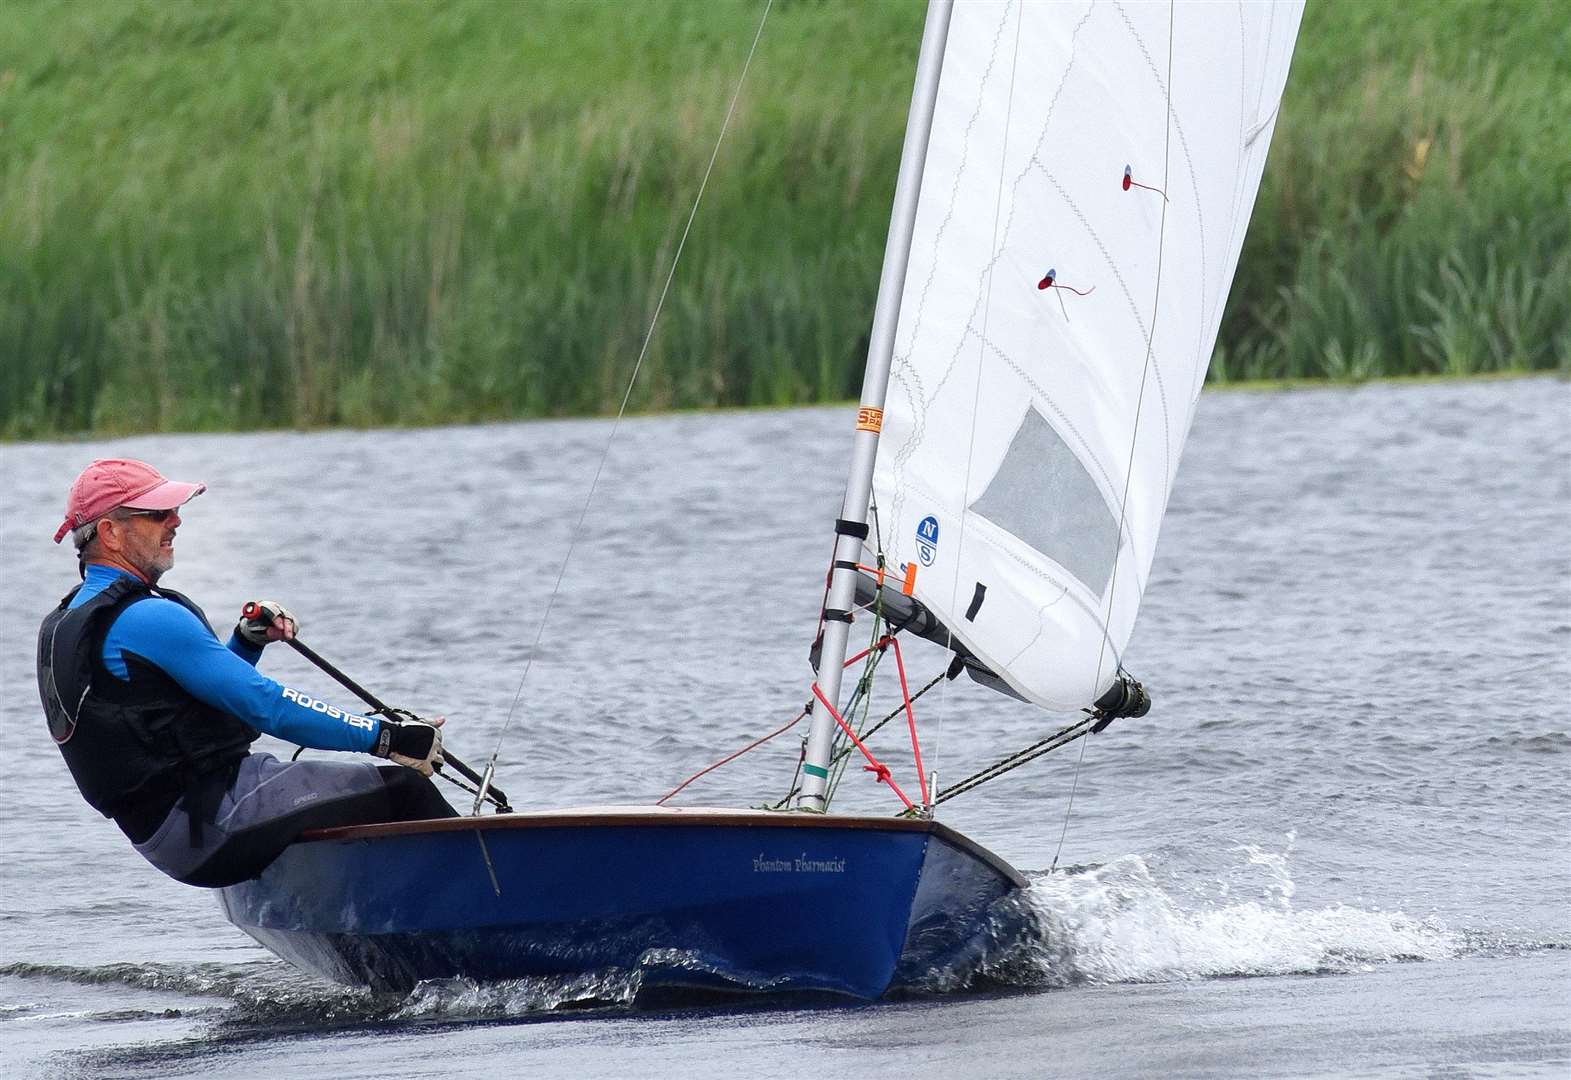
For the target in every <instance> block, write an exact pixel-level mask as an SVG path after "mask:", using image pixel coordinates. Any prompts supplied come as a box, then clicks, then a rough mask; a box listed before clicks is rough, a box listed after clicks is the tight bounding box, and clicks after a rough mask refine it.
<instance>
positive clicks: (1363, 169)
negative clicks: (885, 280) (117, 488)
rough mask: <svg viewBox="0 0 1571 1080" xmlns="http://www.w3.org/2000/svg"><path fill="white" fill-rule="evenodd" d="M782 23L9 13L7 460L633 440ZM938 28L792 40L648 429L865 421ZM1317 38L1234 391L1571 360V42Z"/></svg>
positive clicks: (1219, 369) (753, 116)
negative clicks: (156, 447)
mask: <svg viewBox="0 0 1571 1080" xmlns="http://www.w3.org/2000/svg"><path fill="white" fill-rule="evenodd" d="M759 11H760V8H759V5H758V4H757V3H754V2H751V0H749V2H745V3H743V2H728V3H697V2H689V0H641V2H640V3H637V4H612V3H580V2H569V0H532V2H530V3H527V4H523V3H518V4H502V3H476V2H463V0H453V2H447V3H435V2H432V3H409V2H404V3H384V4H379V5H375V6H370V5H326V4H319V5H309V4H282V3H275V4H267V3H262V4H256V3H242V2H235V0H228V2H216V0H215V2H209V3H202V4H195V3H181V2H177V0H167V2H157V3H154V2H143V3H119V2H116V3H108V2H102V0H100V2H87V0H83V2H65V0H36V2H13V3H11V4H9V5H8V6H7V9H6V12H5V15H4V17H0V434H3V435H5V436H8V437H27V436H32V435H39V434H46V433H53V432H62V431H77V430H97V431H131V430H152V429H175V428H179V429H193V428H233V427H255V426H278V425H314V424H373V423H387V422H395V423H423V422H435V421H441V420H467V419H484V418H493V417H507V416H520V415H550V414H563V413H582V412H595V411H604V410H606V409H609V408H614V407H615V404H616V403H617V401H619V399H620V394H621V391H622V387H623V382H624V380H625V378H626V375H627V372H628V370H629V367H630V364H631V359H632V357H633V356H635V355H636V354H637V351H638V348H639V346H640V344H641V336H642V334H643V332H644V330H645V328H646V326H647V324H648V320H649V317H650V314H651V313H652V311H653V307H654V304H655V301H656V299H657V297H658V295H659V291H660V288H661V286H662V285H663V283H664V275H665V271H666V269H667V267H668V266H669V262H670V258H671V255H672V252H673V249H674V246H675V244H676V242H677V240H678V238H679V236H680V233H681V228H682V226H683V224H684V222H685V219H686V213H687V210H688V207H689V205H690V203H691V199H692V197H693V193H694V191H695V190H696V187H697V184H698V181H699V178H700V177H701V176H702V173H703V169H704V166H705V164H706V163H707V159H708V154H709V151H710V149H711V146H712V140H713V138H714V135H715V132H716V131H717V130H718V127H719V124H720V121H721V118H722V117H723V115H724V110H725V108H726V105H727V104H728V101H729V97H730V91H731V88H732V85H733V82H734V79H735V77H736V74H737V72H738V71H739V70H740V67H741V63H742V60H743V57H744V55H745V51H746V48H747V45H748V43H749V41H750V40H751V36H752V31H753V28H754V26H755V25H756V20H757V17H758V14H759ZM920 23H921V9H920V5H917V4H913V3H908V2H883V3H863V4H858V5H841V4H830V3H812V2H809V0H797V2H780V0H777V3H776V7H775V12H774V14H773V15H772V16H771V19H770V26H769V28H768V30H767V32H766V35H765V38H764V41H763V43H762V44H761V46H760V50H759V53H758V56H757V58H756V60H755V62H754V69H753V72H752V74H751V75H750V77H749V90H748V93H747V94H746V95H745V96H744V98H743V100H742V102H741V104H740V106H739V109H738V114H737V116H736V118H735V120H734V121H733V125H732V133H731V135H730V137H729V138H728V140H727V143H726V146H725V148H724V150H723V152H722V158H721V161H720V162H719V163H718V165H717V168H716V173H715V178H714V179H713V180H712V181H711V185H710V188H709V191H708V193H707V195H706V197H705V207H704V212H703V213H702V214H701V215H700V216H699V219H698V221H697V223H696V225H695V227H694V231H693V234H692V236H691V237H690V239H689V241H688V248H687V251H686V254H685V255H684V259H683V264H682V267H681V270H680V272H679V275H678V277H677V279H676V282H675V283H674V285H673V287H672V292H671V296H670V298H669V299H668V300H667V304H666V310H665V314H664V316H663V318H662V321H661V326H660V332H659V333H658V334H657V335H656V337H655V338H654V340H653V341H652V342H651V345H650V353H649V357H648V359H647V360H646V364H645V369H644V373H643V376H642V377H641V379H640V383H639V388H638V392H637V396H636V397H635V400H634V405H635V407H638V408H661V407H670V406H694V405H710V404H740V403H770V404H784V403H790V402H800V401H813V400H824V399H837V398H844V397H846V396H849V395H852V394H854V393H855V390H856V387H857V386H858V384H859V382H860V368H861V361H862V353H863V350H864V349H865V345H866V342H865V335H866V332H867V325H868V322H869V318H870V312H871V309H872V302H873V294H874V290H875V288H876V282H877V277H878V264H879V260H880V259H881V257H882V245H883V235H884V229H885V227H886V225H887V221H888V214H889V198H890V192H891V189H892V186H893V176H894V172H895V167H896V165H897V162H898V156H899V148H900V136H901V130H902V127H903V123H904V111H905V104H906V101H907V100H908V97H909V88H910V78H911V68H912V64H913V63H914V57H915V50H916V44H917V38H918V34H919V31H920ZM1567 23H1568V21H1567V20H1565V19H1564V18H1563V17H1561V16H1560V13H1559V12H1557V11H1556V10H1555V8H1554V5H1553V3H1551V2H1549V0H1545V2H1543V3H1540V4H1536V5H1530V4H1526V3H1522V4H1510V3H1506V4H1487V3H1481V2H1474V3H1469V4H1461V3H1447V4H1407V5H1404V6H1402V7H1395V6H1391V7H1387V6H1385V5H1373V4H1367V5H1366V4H1361V3H1357V2H1352V0H1322V2H1319V3H1315V2H1313V0H1312V2H1311V5H1310V8H1309V11H1308V14H1307V15H1306V18H1305V24H1304V31H1303V35H1302V37H1301V39H1300V46H1299V52H1298V57H1297V59H1296V61H1295V69H1294V75H1293V79H1292V81H1291V84H1290V88H1289V96H1288V100H1287V101H1286V103H1285V104H1284V111H1283V115H1282V118H1281V121H1280V123H1279V125H1278V130H1277V137H1276V143H1275V146H1274V148H1273V151H1272V161H1271V164H1270V166H1269V167H1268V169H1267V180H1266V185H1265V187H1264V188H1263V189H1262V192H1261V197H1260V203H1259V207H1258V209H1257V212H1256V218H1255V222H1254V225H1253V227H1252V229H1251V232H1250V236H1249V240H1248V242H1247V245H1246V249H1245V256H1244V260H1243V262H1242V264H1241V267H1240V271H1239V275H1238V281H1237V284H1236V285H1235V288H1234V294H1233V297H1232V300H1231V302H1230V305H1229V309H1228V314H1227V316H1226V319H1225V320H1224V324H1223V337H1222V344H1221V346H1220V347H1219V355H1218V358H1217V363H1216V365H1215V368H1214V374H1215V375H1216V376H1218V377H1224V378H1231V377H1251V378H1254V377H1262V376H1266V377H1273V376H1306V375H1307V376H1315V375H1332V376H1340V377H1358V376H1364V375H1371V374H1380V373H1392V372H1395V373H1406V372H1432V371H1442V372H1449V371H1474V370H1497V369H1504V368H1543V367H1553V366H1556V365H1560V366H1561V367H1562V368H1563V367H1564V366H1565V364H1566V357H1567V355H1568V352H1571V348H1568V346H1571V340H1568V339H1571V329H1568V328H1571V262H1568V258H1571V256H1568V254H1567V253H1568V250H1571V242H1568V241H1571V236H1568V229H1571V225H1568V222H1571V203H1568V196H1567V192H1568V191H1571V155H1568V154H1567V153H1566V137H1565V136H1564V134H1563V131H1562V129H1563V127H1564V117H1565V116H1566V115H1571V77H1568V76H1571V72H1568V71H1567V65H1568V63H1571V61H1568V60H1567V57H1568V56H1571V30H1568V27H1567Z"/></svg>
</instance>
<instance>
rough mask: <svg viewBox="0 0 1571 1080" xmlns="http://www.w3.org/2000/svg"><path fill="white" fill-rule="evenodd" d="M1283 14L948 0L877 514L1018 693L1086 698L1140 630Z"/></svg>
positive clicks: (1262, 142) (1257, 165)
mask: <svg viewBox="0 0 1571 1080" xmlns="http://www.w3.org/2000/svg"><path fill="white" fill-rule="evenodd" d="M1301 13H1302V4H1301V3H1299V2H1282V3H1257V2H1249V3H1221V2H1201V3H1193V2H1181V3H1174V4H1172V5H1169V4H1165V3H1113V2H1106V0H1095V2H1090V0H1087V2H1080V3H1075V2H1064V3H1038V2H1027V3H1024V4H1023V5H1022V4H1020V3H1018V2H1013V0H967V2H965V3H959V4H956V5H955V9H954V15H953V20H952V22H951V24H950V28H949V36H948V43H947V48H946V51H945V55H944V63H943V74H942V79H941V82H940V84H939V91H938V102H937V107H936V115H935V118H934V124H933V133H932V138H931V142H930V144H929V147H928V153H927V161H926V170H925V174H924V178H923V184H922V194H921V200H920V203H919V205H918V210H917V216H916V228H915V236H914V240H913V244H912V250H911V263H910V269H909V271H908V273H907V276H906V281H905V289H904V292H903V297H902V302H901V312H900V322H899V329H898V332H897V334H896V339H895V356H894V362H893V370H892V375H891V383H890V387H889V394H888V399H887V402H886V408H885V413H884V418H883V432H882V436H881V439H880V444H879V450H878V463H877V470H876V473H875V479H874V493H875V498H876V500H877V509H878V519H877V520H878V525H879V535H880V537H881V539H882V542H883V545H884V548H885V551H886V552H887V553H888V555H889V557H890V559H891V562H892V563H894V564H896V565H903V564H905V563H906V562H908V561H916V562H917V563H918V565H919V567H920V570H919V573H918V576H917V582H916V595H917V597H918V599H920V600H921V601H922V602H923V603H924V604H926V605H927V606H928V607H929V608H931V609H932V610H933V611H934V612H935V613H936V614H937V615H938V617H939V618H940V619H941V620H942V621H943V622H944V624H945V625H946V626H948V627H949V628H950V629H951V630H952V631H953V632H954V634H955V636H956V637H957V638H959V640H960V641H961V642H963V643H964V645H965V646H966V647H967V648H968V649H970V650H971V651H972V652H974V653H976V654H977V656H978V657H979V658H980V659H981V660H982V661H983V662H984V663H986V664H987V665H988V666H989V667H991V668H992V669H993V670H994V671H996V672H997V673H998V674H999V675H1001V676H1003V678H1004V679H1005V680H1006V681H1007V682H1008V683H1009V684H1010V685H1011V686H1013V687H1014V688H1015V689H1016V690H1017V691H1019V692H1020V694H1021V695H1023V696H1024V697H1026V698H1027V699H1029V700H1031V701H1033V702H1036V703H1037V704H1039V705H1042V706H1045V707H1048V708H1053V709H1062V710H1072V709H1078V708H1080V707H1082V706H1085V705H1088V704H1090V703H1091V702H1092V701H1093V700H1095V699H1096V698H1097V697H1098V696H1099V695H1100V694H1102V693H1103V692H1104V691H1105V690H1106V689H1107V688H1108V686H1109V685H1110V683H1111V681H1112V679H1113V676H1114V674H1115V672H1116V670H1117V668H1118V665H1119V662H1120V660H1121V657H1122V653H1123V649H1124V646H1125V645H1126V644H1127V643H1128V641H1129V636H1130V633H1131V632H1132V630H1133V628H1134V622H1135V615H1136V612H1137V611H1138V609H1139V605H1140V597H1141V593H1142V592H1143V590H1144V588H1145V582H1146V577H1147V574H1148V573H1149V571H1150V568H1151V559H1152V555H1153V553H1154V550H1155V547H1156V538H1157V531H1158V528H1159V526H1160V524H1161V519H1162V513H1163V511H1164V509H1165V508H1166V505H1167V499H1168V493H1169V491H1170V489H1171V486H1172V482H1173V477H1174V473H1175V471H1176V469H1177V467H1178V458H1179V453H1180V452H1181V450H1182V449H1183V444H1184V439H1185V437H1186V435H1187V433H1188V430H1189V423H1190V419H1191V417H1192V415H1193V411H1194V405H1195V402H1196V400H1197V398H1198V396H1199V393H1200V388H1201V384H1202V382H1203V381H1204V377H1205V369H1206V365H1207V364H1208V362H1209V360H1210V356H1211V350H1212V346H1213V345H1214V344H1215V341H1216V333H1217V326H1218V323H1219V322H1220V321H1221V318H1222V308H1223V303H1224V302H1225V300H1226V299H1227V292H1228V289H1229V287H1230V285H1231V282H1232V278H1233V271H1234V268H1235V266H1236V265H1237V262H1238V253H1239V249H1240V248H1241V247H1242V245H1243V240H1244V231H1245V229H1246V228H1247V227H1248V224H1249V215H1250V210H1251V208H1252V206H1253V204H1254V199H1255V192H1256V189H1257V188H1258V186H1259V182H1260V173H1261V169H1262V168H1263V167H1264V164H1265V157H1266V150H1267V148H1268V146H1269V145H1270V142H1271V131H1272V128H1273V126H1274V124H1275V119H1276V111H1277V106H1278V102H1279V100H1280V98H1281V93H1282V88H1283V85H1284V84H1285V82H1286V79H1287V70H1288V64H1289V61H1290V60H1291V57H1292V51H1293V43H1294V40H1295V38H1296V36H1297V33H1298V23H1299V17H1300V15H1301ZM1170 31H1171V32H1170ZM1169 90H1171V108H1169ZM1126 166H1128V167H1129V170H1130V173H1129V177H1130V184H1129V185H1128V186H1127V187H1126V186H1125V184H1124V178H1125V167H1126ZM1140 185H1148V186H1149V187H1150V188H1155V189H1158V190H1154V191H1153V190H1147V188H1145V187H1142V186H1140ZM1164 190H1165V193H1166V194H1165V197H1164V194H1163V191H1164ZM1164 211H1165V221H1164ZM1049 271H1052V272H1053V277H1052V280H1051V282H1050V283H1048V282H1047V281H1046V279H1047V278H1048V277H1049ZM1044 284H1045V286H1046V287H1043V286H1044ZM1071 290H1077V291H1071ZM1082 293H1083V294H1085V295H1081V294H1082ZM1148 355H1149V363H1148ZM1126 488H1127V498H1126ZM1121 519H1122V528H1121V527H1120V521H1121ZM968 613H969V617H968Z"/></svg>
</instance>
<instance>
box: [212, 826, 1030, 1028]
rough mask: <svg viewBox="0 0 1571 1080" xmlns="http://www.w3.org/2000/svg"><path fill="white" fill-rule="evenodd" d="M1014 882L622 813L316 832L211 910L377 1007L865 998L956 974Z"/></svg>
mask: <svg viewBox="0 0 1571 1080" xmlns="http://www.w3.org/2000/svg"><path fill="white" fill-rule="evenodd" d="M1022 884H1023V880H1022V879H1021V878H1020V875H1019V874H1018V873H1016V872H1015V871H1014V870H1013V869H1012V868H1011V867H1009V866H1008V864H1007V863H1004V862H1003V861H1002V860H1000V859H998V858H997V857H996V856H994V855H992V854H991V853H988V852H986V851H985V850H983V849H981V848H979V847H977V846H976V845H975V844H973V843H971V842H970V841H969V840H967V839H965V838H964V837H963V836H960V834H958V833H955V832H954V831H953V830H950V829H947V828H946V827H944V826H942V825H939V824H937V823H934V822H927V821H912V820H898V819H887V818H878V819H871V818H849V817H807V816H805V815H794V814H793V815H778V814H756V813H750V812H745V811H740V812H738V811H733V812H704V811H675V812H667V811H637V812H634V811H628V812H618V813H607V812H601V813H581V814H574V813H559V814H516V815H499V816H494V817H486V818H462V819H455V820H451V821H442V822H409V823H402V824H398V825H387V826H362V827H357V828H346V829H336V830H328V831H326V832H323V833H320V834H317V835H315V836H314V837H312V838H310V839H308V840H306V841H303V842H300V843H296V844H294V845H292V846H291V847H290V848H289V849H288V850H287V851H285V853H284V854H283V855H282V856H281V857H280V858H279V859H278V860H277V862H275V863H274V864H273V865H272V866H271V867H269V868H268V870H267V871H266V872H265V873H264V874H262V876H261V877H260V878H257V879H255V880H252V881H248V882H244V883H242V884H240V885H236V886H232V887H230V888H227V889H223V890H220V896H221V901H222V904H223V907H224V911H225V913H226V914H227V915H228V917H229V918H230V920H231V921H232V922H234V923H235V925H237V926H239V927H240V928H241V929H243V930H244V931H245V932H246V933H248V934H250V935H251V936H252V937H253V938H255V939H256V940H257V941H258V942H260V943H261V944H262V945H264V946H266V947H267V948H268V949H270V950H272V951H273V952H274V953H276V954H278V955H279V956H281V957H283V958H284V959H286V960H288V961H290V962H291V963H293V964H295V965H297V966H299V967H301V968H304V969H306V970H308V971H311V972H315V973H317V974H319V975H323V976H326V977H328V978H331V979H334V980H336V981H339V982H345V983H351V984H357V985H366V986H371V987H374V988H378V989H392V990H407V989H409V988H410V987H412V986H413V985H414V984H415V983H416V982H419V981H420V980H423V979H440V978H450V977H455V976H461V977H465V978H470V979H475V980H478V981H492V980H502V979H514V978H520V977H523V976H532V975H579V974H584V973H588V972H595V971H601V970H606V969H620V970H629V971H637V972H638V973H639V975H640V978H641V981H642V984H643V985H644V986H651V985H681V986H694V987H706V988H729V989H737V990H747V991H790V992H804V991H810V992H831V993H838V994H848V995H852V996H856V997H862V998H875V997H878V996H880V995H882V994H884V993H885V992H886V991H888V990H890V989H891V988H893V987H899V986H904V985H914V984H917V983H920V982H921V980H922V978H923V976H924V975H925V974H926V973H927V972H929V971H931V970H932V969H933V968H934V967H942V966H949V967H952V966H955V965H962V964H965V963H967V962H968V961H969V960H971V959H974V957H975V955H977V954H979V952H980V950H982V949H983V948H985V947H986V945H987V940H986V937H987V932H988V923H989V918H990V913H992V912H995V911H997V910H998V907H999V904H1000V902H1001V901H1003V900H1005V899H1006V898H1007V897H1008V896H1009V895H1010V894H1011V893H1012V892H1014V891H1015V890H1016V889H1018V888H1019V887H1020V886H1021V885H1022Z"/></svg>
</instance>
